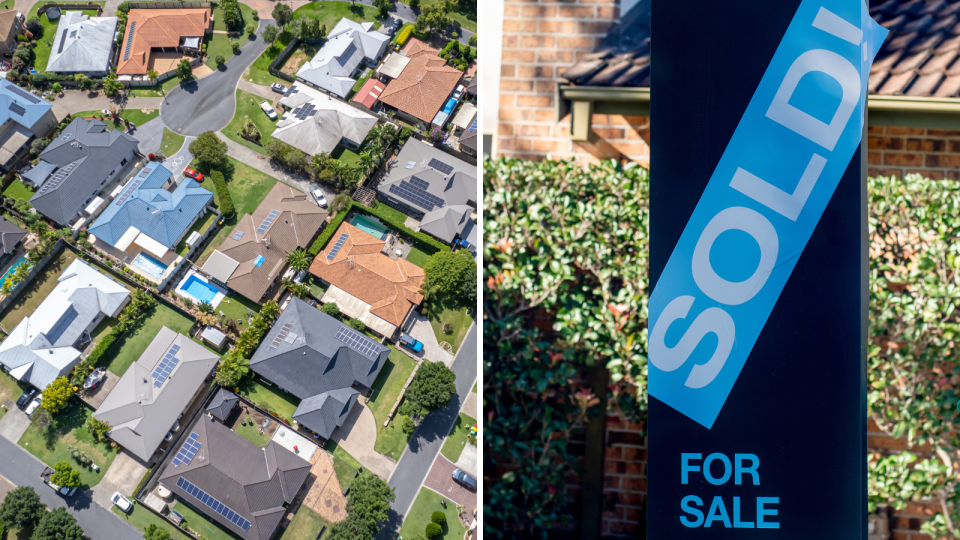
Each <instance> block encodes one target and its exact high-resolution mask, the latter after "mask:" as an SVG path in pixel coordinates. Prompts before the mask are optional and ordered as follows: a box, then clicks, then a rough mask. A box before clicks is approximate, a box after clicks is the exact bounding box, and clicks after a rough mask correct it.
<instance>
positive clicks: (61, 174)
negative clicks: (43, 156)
mask: <svg viewBox="0 0 960 540" xmlns="http://www.w3.org/2000/svg"><path fill="white" fill-rule="evenodd" d="M77 163H79V161H74V162H73V163H68V164H67V166H66V167H61V168H59V169H57V172H55V173H53V176H51V177H50V179H49V180H47V181H46V182H44V183H43V187H41V188H40V191H39V193H38V195H43V194H44V193H46V192H48V191H51V190H53V189H55V188H56V187H57V186H59V185H60V182H63V179H64V178H66V177H67V176H70V173H71V172H73V170H74V169H76V168H77Z"/></svg>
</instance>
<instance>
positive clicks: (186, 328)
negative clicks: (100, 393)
mask: <svg viewBox="0 0 960 540" xmlns="http://www.w3.org/2000/svg"><path fill="white" fill-rule="evenodd" d="M192 325H193V320H192V319H188V318H187V317H184V316H183V315H181V314H180V313H178V312H176V311H174V310H173V309H172V308H169V307H167V306H166V305H164V304H159V305H157V307H155V308H153V309H152V310H150V311H149V312H147V314H146V315H145V316H144V318H143V319H142V320H141V321H140V322H139V323H138V324H137V325H136V326H135V327H134V328H133V329H132V330H129V331H127V333H125V334H124V335H123V337H121V338H120V339H119V340H117V341H116V342H115V343H114V344H113V346H112V347H110V350H108V351H107V352H106V354H104V355H103V356H102V357H100V361H99V362H97V365H98V366H105V367H106V368H107V369H108V370H110V372H111V373H114V374H116V375H120V376H123V374H124V373H125V372H126V371H127V368H128V367H130V365H131V364H133V363H134V362H136V361H137V359H138V358H140V355H141V354H143V351H145V350H146V349H147V346H148V345H150V342H151V341H153V338H155V337H157V333H158V332H160V329H161V328H162V327H164V326H166V327H167V328H169V329H171V330H173V331H174V332H180V333H182V334H185V335H189V332H190V327H191V326H192Z"/></svg>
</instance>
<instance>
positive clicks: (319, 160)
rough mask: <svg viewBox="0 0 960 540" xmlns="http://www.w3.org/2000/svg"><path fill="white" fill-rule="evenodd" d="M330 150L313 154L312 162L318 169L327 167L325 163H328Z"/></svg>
mask: <svg viewBox="0 0 960 540" xmlns="http://www.w3.org/2000/svg"><path fill="white" fill-rule="evenodd" d="M330 159H331V157H330V152H320V153H319V154H317V155H315V156H313V163H316V164H317V167H318V168H319V170H323V169H326V168H327V165H329V163H330Z"/></svg>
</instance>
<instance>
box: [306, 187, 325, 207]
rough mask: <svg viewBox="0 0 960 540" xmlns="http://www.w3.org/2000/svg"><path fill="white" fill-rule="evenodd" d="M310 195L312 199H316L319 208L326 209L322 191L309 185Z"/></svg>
mask: <svg viewBox="0 0 960 540" xmlns="http://www.w3.org/2000/svg"><path fill="white" fill-rule="evenodd" d="M310 194H311V195H313V198H314V199H316V201H317V204H319V205H320V207H321V208H326V207H327V196H326V195H325V194H324V193H323V190H322V189H320V186H318V185H316V184H310Z"/></svg>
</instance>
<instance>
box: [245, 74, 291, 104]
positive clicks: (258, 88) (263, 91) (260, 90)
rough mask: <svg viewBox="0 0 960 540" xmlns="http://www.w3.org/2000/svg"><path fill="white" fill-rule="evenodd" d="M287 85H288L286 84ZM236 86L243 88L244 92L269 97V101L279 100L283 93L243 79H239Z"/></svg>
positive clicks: (264, 97)
mask: <svg viewBox="0 0 960 540" xmlns="http://www.w3.org/2000/svg"><path fill="white" fill-rule="evenodd" d="M286 86H287V87H289V86H290V85H289V84H287V85H286ZM237 88H239V89H241V90H243V91H244V92H250V93H251V94H254V95H257V96H260V97H262V98H263V99H269V100H270V102H271V103H273V102H274V101H279V100H280V98H282V97H283V94H278V93H276V92H274V91H273V90H271V89H270V87H269V86H263V85H262V84H254V83H252V82H250V81H245V80H243V79H240V83H239V84H238V85H237Z"/></svg>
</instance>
